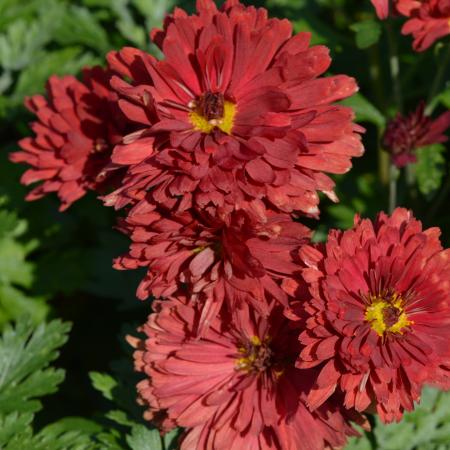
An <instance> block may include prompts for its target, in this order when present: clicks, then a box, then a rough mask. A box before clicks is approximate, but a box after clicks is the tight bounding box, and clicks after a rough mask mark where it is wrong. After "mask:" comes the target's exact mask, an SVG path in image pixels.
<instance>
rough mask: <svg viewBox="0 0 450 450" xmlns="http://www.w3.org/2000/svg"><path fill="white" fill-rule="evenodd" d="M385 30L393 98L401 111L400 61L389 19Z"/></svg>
mask: <svg viewBox="0 0 450 450" xmlns="http://www.w3.org/2000/svg"><path fill="white" fill-rule="evenodd" d="M386 31H387V37H388V44H389V67H390V69H391V78H392V84H393V91H394V99H395V103H396V106H397V109H398V111H399V112H403V96H402V85H401V82H400V61H399V58H398V46H397V39H396V36H395V34H394V31H393V30H392V25H391V23H390V21H387V22H386Z"/></svg>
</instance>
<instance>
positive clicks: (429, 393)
mask: <svg viewBox="0 0 450 450" xmlns="http://www.w3.org/2000/svg"><path fill="white" fill-rule="evenodd" d="M449 424H450V392H440V391H438V390H437V389H434V388H431V387H425V388H424V389H423V391H422V402H421V403H420V404H418V405H416V407H415V410H414V411H412V412H409V413H405V414H404V417H403V419H402V421H401V422H399V423H392V424H389V425H385V424H383V423H382V422H381V420H380V419H379V418H377V419H376V426H375V429H374V430H373V434H374V436H373V438H374V441H375V442H376V448H377V449H380V450H441V449H445V450H447V449H448V448H449V447H448V445H449V444H450V434H449V429H450V427H449ZM370 448H372V447H371V446H370V441H369V440H368V439H367V436H366V435H364V436H362V437H361V438H358V439H351V440H349V444H348V445H347V447H345V450H369V449H370Z"/></svg>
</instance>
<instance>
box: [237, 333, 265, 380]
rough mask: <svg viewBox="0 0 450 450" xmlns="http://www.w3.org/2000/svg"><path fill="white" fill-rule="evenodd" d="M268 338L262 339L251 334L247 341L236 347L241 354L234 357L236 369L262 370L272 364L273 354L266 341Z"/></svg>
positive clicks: (245, 370) (247, 370)
mask: <svg viewBox="0 0 450 450" xmlns="http://www.w3.org/2000/svg"><path fill="white" fill-rule="evenodd" d="M269 342H270V338H269V337H266V338H265V339H264V341H261V339H260V338H259V337H258V336H252V337H251V338H250V340H249V341H248V342H246V343H245V344H243V345H242V346H241V347H239V348H238V352H239V353H241V354H242V355H243V356H242V358H238V359H236V369H237V370H242V371H244V372H263V371H264V370H266V369H268V368H269V367H270V366H271V365H272V359H273V354H272V351H271V350H270V348H269V346H268V343H269Z"/></svg>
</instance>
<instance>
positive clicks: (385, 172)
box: [368, 46, 389, 186]
mask: <svg viewBox="0 0 450 450" xmlns="http://www.w3.org/2000/svg"><path fill="white" fill-rule="evenodd" d="M368 56H369V75H370V82H371V85H372V91H373V92H374V93H375V97H376V102H377V105H378V107H379V108H380V109H381V110H382V111H385V110H386V97H385V89H384V86H383V81H382V75H381V70H380V68H381V59H380V53H379V47H378V46H373V47H371V48H369V53H368ZM383 132H384V130H383V129H381V128H378V142H380V141H381V137H382V135H383ZM378 175H379V177H380V180H381V183H382V184H383V185H384V186H387V185H388V184H389V155H388V154H387V153H386V152H385V151H384V150H383V149H382V148H381V146H380V145H378Z"/></svg>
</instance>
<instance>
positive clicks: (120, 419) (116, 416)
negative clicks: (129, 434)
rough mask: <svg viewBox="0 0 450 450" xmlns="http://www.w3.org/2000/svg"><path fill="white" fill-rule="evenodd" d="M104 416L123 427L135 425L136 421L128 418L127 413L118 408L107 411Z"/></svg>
mask: <svg viewBox="0 0 450 450" xmlns="http://www.w3.org/2000/svg"><path fill="white" fill-rule="evenodd" d="M106 417H107V418H108V419H110V420H112V421H113V422H116V423H118V424H119V425H123V426H125V427H132V426H134V425H136V423H135V422H133V421H132V420H130V419H129V418H128V416H127V414H126V413H125V412H124V411H121V410H120V409H114V410H112V411H109V412H107V413H106Z"/></svg>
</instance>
